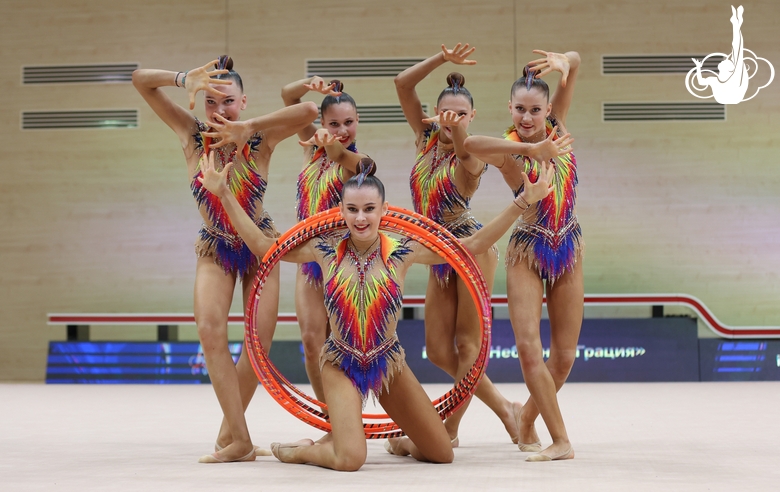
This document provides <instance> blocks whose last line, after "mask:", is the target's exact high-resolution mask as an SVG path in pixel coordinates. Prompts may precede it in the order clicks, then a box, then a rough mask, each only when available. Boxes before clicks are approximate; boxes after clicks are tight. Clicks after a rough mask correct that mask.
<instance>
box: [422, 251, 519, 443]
mask: <svg viewBox="0 0 780 492" xmlns="http://www.w3.org/2000/svg"><path fill="white" fill-rule="evenodd" d="M477 262H478V263H479V265H480V268H481V269H482V273H483V275H484V276H485V280H486V282H487V285H488V290H489V291H491V292H492V290H493V280H494V278H495V272H496V266H497V264H498V258H497V257H496V255H495V253H494V252H492V251H488V252H487V253H485V254H482V255H479V256H477ZM451 283H452V282H451ZM454 283H455V284H456V288H457V296H458V298H457V317H456V322H455V341H456V349H457V350H456V355H457V357H458V366H457V370H456V371H455V373H454V374H452V376H453V377H454V378H455V380H456V381H459V380H460V379H461V378H463V376H464V375H465V374H466V373H467V372H468V371H469V370H470V369H471V367H472V366H473V365H474V361H475V360H477V355H479V349H480V345H481V343H482V339H481V337H480V330H479V312H478V311H477V308H476V306H475V305H474V301H473V300H472V299H471V294H469V291H468V288H467V287H466V285H465V284H464V283H463V281H462V280H461V279H460V278H458V279H457V281H456V282H454ZM426 329H427V327H426ZM475 396H476V397H477V398H479V399H480V400H482V401H483V402H484V403H485V404H486V405H487V406H488V408H490V409H491V410H493V412H494V413H495V414H496V415H497V416H498V417H499V418H500V419H501V422H502V423H503V424H504V428H505V429H506V431H507V433H509V436H510V437H511V438H512V442H514V443H516V442H517V439H518V433H519V429H518V427H517V422H516V419H515V407H516V410H517V411H519V409H520V404H519V403H517V404H513V403H512V402H510V401H509V400H507V399H506V398H504V396H503V395H502V394H501V393H500V392H499V391H498V388H496V386H495V385H494V384H493V382H492V381H491V380H490V378H488V377H487V376H484V377H483V378H482V380H481V381H480V383H479V386H477V390H476V392H475ZM467 408H468V402H467V403H466V405H464V406H463V407H461V408H460V409H459V410H458V411H457V412H455V413H454V414H453V415H451V416H450V417H449V418H448V419H447V421H446V422H445V423H444V426H445V427H446V428H447V433H448V434H449V435H450V438H454V437H456V436H457V435H458V428H459V427H460V421H461V419H462V418H463V416H464V415H465V413H466V409H467Z"/></svg>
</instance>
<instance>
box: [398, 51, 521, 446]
mask: <svg viewBox="0 0 780 492" xmlns="http://www.w3.org/2000/svg"><path fill="white" fill-rule="evenodd" d="M474 50H475V48H473V47H472V48H469V45H468V44H466V45H463V46H462V45H461V44H458V45H457V46H455V48H454V49H447V48H446V47H445V46H442V50H441V51H440V52H439V53H437V54H436V55H433V56H431V57H430V58H428V59H426V60H423V61H422V62H420V63H418V64H416V65H414V66H412V67H410V68H408V69H406V70H404V71H403V72H401V73H400V74H399V75H398V76H397V77H396V78H395V85H396V91H397V92H398V99H399V101H400V102H401V107H402V108H403V111H404V115H405V116H406V119H407V121H408V122H409V125H410V126H411V127H412V130H413V131H414V133H415V137H416V146H417V160H416V162H415V164H414V166H413V167H412V172H411V176H410V180H409V181H410V187H411V190H412V203H413V205H414V209H415V211H416V212H417V213H419V214H422V215H425V216H426V217H428V218H430V219H433V220H434V221H436V222H437V223H439V224H441V225H443V226H444V227H445V228H447V229H448V230H449V231H450V232H452V233H453V234H454V235H455V236H456V237H458V238H465V237H468V236H470V235H472V234H473V233H474V232H475V231H477V230H479V229H480V228H481V227H482V224H480V223H479V221H477V219H476V218H475V217H474V216H473V215H472V214H471V208H470V206H469V201H470V200H471V197H472V196H473V195H474V193H475V192H476V191H477V187H478V186H479V182H480V179H481V177H482V173H483V172H484V171H485V167H486V165H485V163H484V162H483V161H481V160H479V159H477V158H476V157H475V156H474V155H471V154H469V153H468V152H467V151H466V150H465V149H464V148H463V142H464V140H465V139H466V137H467V136H468V133H467V130H468V126H469V123H470V122H471V121H472V120H473V119H474V116H475V115H476V110H475V109H474V100H473V98H472V95H471V93H470V92H469V90H468V89H466V87H465V78H464V77H463V75H462V74H460V73H458V72H453V73H451V74H449V75H448V76H447V87H446V88H445V89H444V90H443V91H442V92H441V94H440V95H439V97H438V100H437V103H436V106H435V107H434V108H433V112H434V113H435V115H436V116H434V117H433V118H429V117H428V115H426V114H425V112H424V111H423V107H422V104H421V103H420V98H419V96H418V95H417V91H416V86H417V85H418V84H419V83H420V82H421V81H422V80H423V79H424V78H425V77H427V76H428V75H429V74H430V73H431V72H433V70H435V69H436V68H437V67H439V66H441V65H443V64H445V63H446V62H451V63H455V64H458V65H473V64H475V63H476V62H475V61H474V60H469V59H468V57H469V55H471V54H472V53H473V52H474ZM477 262H478V263H479V265H480V268H481V269H482V274H483V275H484V277H485V280H486V282H487V285H488V289H490V290H492V288H493V280H494V278H495V272H496V265H497V264H498V250H497V249H496V248H495V247H493V248H491V250H490V251H488V252H486V253H484V254H482V255H479V256H478V257H477ZM479 347H480V332H479V315H478V313H477V310H476V307H475V306H474V303H473V301H472V300H471V297H470V296H469V293H468V290H467V288H466V286H465V284H464V283H463V281H462V280H461V279H460V278H458V276H457V275H455V274H454V272H453V270H452V268H451V267H450V266H449V265H446V264H444V265H435V266H432V267H431V271H430V276H429V279H428V287H427V290H426V293H425V348H426V354H427V356H428V358H429V359H430V360H431V362H433V363H434V364H435V365H436V366H437V367H440V368H441V369H443V370H444V371H446V372H447V373H448V374H449V375H450V376H452V377H453V378H454V379H455V380H456V381H458V380H460V378H462V377H463V375H464V374H465V373H466V372H467V371H468V370H469V369H470V368H471V366H472V364H473V363H474V361H475V360H476V358H477V354H478V352H479ZM476 396H477V397H478V398H479V399H481V400H482V401H483V402H485V404H487V405H488V407H490V409H491V410H493V412H495V414H496V415H497V416H498V417H499V418H500V419H501V421H502V422H503V424H504V427H505V428H506V430H507V432H508V433H509V435H510V436H511V437H512V440H513V442H517V439H518V438H517V436H518V432H519V429H518V424H517V417H518V415H519V410H520V408H521V405H520V403H512V402H510V401H509V400H507V399H506V398H505V397H504V396H503V395H501V393H500V392H499V391H498V389H497V388H496V387H495V385H494V384H493V383H492V382H491V381H490V379H489V378H488V377H487V376H485V377H483V378H482V381H481V382H480V383H479V387H478V388H477V391H476ZM466 408H467V407H466V406H465V405H464V407H463V408H462V409H460V410H458V411H457V412H456V413H455V414H453V415H452V416H450V417H449V418H448V419H447V421H446V422H445V427H446V428H447V432H448V434H449V436H450V439H451V440H452V442H453V445H455V446H457V445H458V427H459V425H460V421H461V419H462V418H463V415H464V413H465V411H466Z"/></svg>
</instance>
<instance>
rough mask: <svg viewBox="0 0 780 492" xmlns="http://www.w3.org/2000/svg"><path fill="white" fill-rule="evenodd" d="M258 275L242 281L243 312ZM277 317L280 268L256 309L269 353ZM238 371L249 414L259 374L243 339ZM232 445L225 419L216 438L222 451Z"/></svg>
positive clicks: (249, 274)
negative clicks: (256, 372) (254, 367)
mask: <svg viewBox="0 0 780 492" xmlns="http://www.w3.org/2000/svg"><path fill="white" fill-rule="evenodd" d="M256 274H257V269H253V270H251V271H250V272H247V274H246V275H244V278H243V279H242V283H241V287H242V291H243V299H244V312H246V307H247V303H248V302H249V294H250V292H251V290H252V284H253V281H254V278H255V275H256ZM278 314H279V267H278V266H277V267H276V268H274V269H273V270H272V271H271V273H270V274H269V275H268V278H267V279H266V282H265V286H263V293H262V295H261V296H260V300H259V305H258V306H257V321H256V323H257V324H256V326H257V334H258V336H259V337H260V344H261V345H262V346H263V348H264V349H265V351H266V352H270V351H271V342H272V341H273V336H274V331H276V320H277V317H278ZM236 372H237V373H238V390H239V392H240V394H241V404H242V406H243V408H244V412H246V409H247V407H248V406H249V402H250V401H252V397H253V396H254V394H255V391H256V390H257V375H256V374H255V370H254V369H253V368H252V363H251V362H250V361H249V356H248V354H247V348H246V339H245V340H244V348H243V350H242V351H241V356H240V357H239V358H238V364H236ZM230 442H231V435H230V427H229V426H228V423H227V419H225V418H224V417H223V418H222V425H221V426H220V428H219V434H218V436H217V446H218V447H219V448H224V447H225V446H227V445H228V444H230Z"/></svg>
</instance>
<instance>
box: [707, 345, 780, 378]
mask: <svg viewBox="0 0 780 492" xmlns="http://www.w3.org/2000/svg"><path fill="white" fill-rule="evenodd" d="M699 360H700V363H701V380H702V381H780V340H740V341H736V340H723V339H720V338H702V339H701V340H699Z"/></svg>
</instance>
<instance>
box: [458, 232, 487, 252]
mask: <svg viewBox="0 0 780 492" xmlns="http://www.w3.org/2000/svg"><path fill="white" fill-rule="evenodd" d="M461 244H462V245H463V247H464V248H466V249H467V250H469V252H470V253H471V254H472V255H475V256H476V255H481V254H482V253H487V251H488V250H489V249H490V247H491V246H492V244H490V243H489V242H488V241H484V240H482V239H480V238H479V237H478V236H469V237H467V238H463V239H461Z"/></svg>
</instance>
